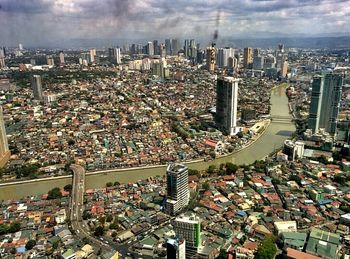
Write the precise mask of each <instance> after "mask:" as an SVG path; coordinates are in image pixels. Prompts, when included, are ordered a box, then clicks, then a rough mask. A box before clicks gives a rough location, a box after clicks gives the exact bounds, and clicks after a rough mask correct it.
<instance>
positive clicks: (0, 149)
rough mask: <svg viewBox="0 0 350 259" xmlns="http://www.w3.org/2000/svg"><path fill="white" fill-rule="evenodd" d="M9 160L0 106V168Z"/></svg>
mask: <svg viewBox="0 0 350 259" xmlns="http://www.w3.org/2000/svg"><path fill="white" fill-rule="evenodd" d="M9 158H10V150H9V145H8V142H7V136H6V129H5V122H4V116H3V113H2V107H1V106H0V168H1V167H3V166H4V165H5V164H6V163H7V161H8V160H9Z"/></svg>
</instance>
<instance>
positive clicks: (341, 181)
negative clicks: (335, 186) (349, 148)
mask: <svg viewBox="0 0 350 259" xmlns="http://www.w3.org/2000/svg"><path fill="white" fill-rule="evenodd" d="M333 181H334V182H336V183H339V184H340V185H345V183H346V180H345V177H344V176H342V175H341V174H336V175H335V176H334V177H333Z"/></svg>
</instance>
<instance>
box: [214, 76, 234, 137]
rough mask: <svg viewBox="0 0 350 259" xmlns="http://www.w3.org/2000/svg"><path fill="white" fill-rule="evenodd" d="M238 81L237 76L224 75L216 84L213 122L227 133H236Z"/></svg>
mask: <svg viewBox="0 0 350 259" xmlns="http://www.w3.org/2000/svg"><path fill="white" fill-rule="evenodd" d="M238 82H239V80H238V79H237V78H233V77H224V78H218V80H217V84H216V114H215V122H216V123H217V125H218V127H219V128H221V129H222V130H223V131H224V132H226V133H227V134H229V135H234V134H236V133H237V104H238Z"/></svg>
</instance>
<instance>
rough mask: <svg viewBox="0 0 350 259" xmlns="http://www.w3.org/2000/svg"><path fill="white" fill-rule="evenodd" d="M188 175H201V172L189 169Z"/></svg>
mask: <svg viewBox="0 0 350 259" xmlns="http://www.w3.org/2000/svg"><path fill="white" fill-rule="evenodd" d="M188 175H199V171H198V170H195V169H188Z"/></svg>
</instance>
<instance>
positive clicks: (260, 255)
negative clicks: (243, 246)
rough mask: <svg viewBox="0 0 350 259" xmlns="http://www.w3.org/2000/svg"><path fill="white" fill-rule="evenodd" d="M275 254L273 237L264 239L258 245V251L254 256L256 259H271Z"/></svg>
mask: <svg viewBox="0 0 350 259" xmlns="http://www.w3.org/2000/svg"><path fill="white" fill-rule="evenodd" d="M276 253H277V248H276V244H275V239H274V237H273V236H268V237H266V238H265V239H264V240H263V241H262V242H261V244H260V245H259V248H258V251H257V252H256V254H255V258H256V259H271V258H274V256H275V255H276Z"/></svg>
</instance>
